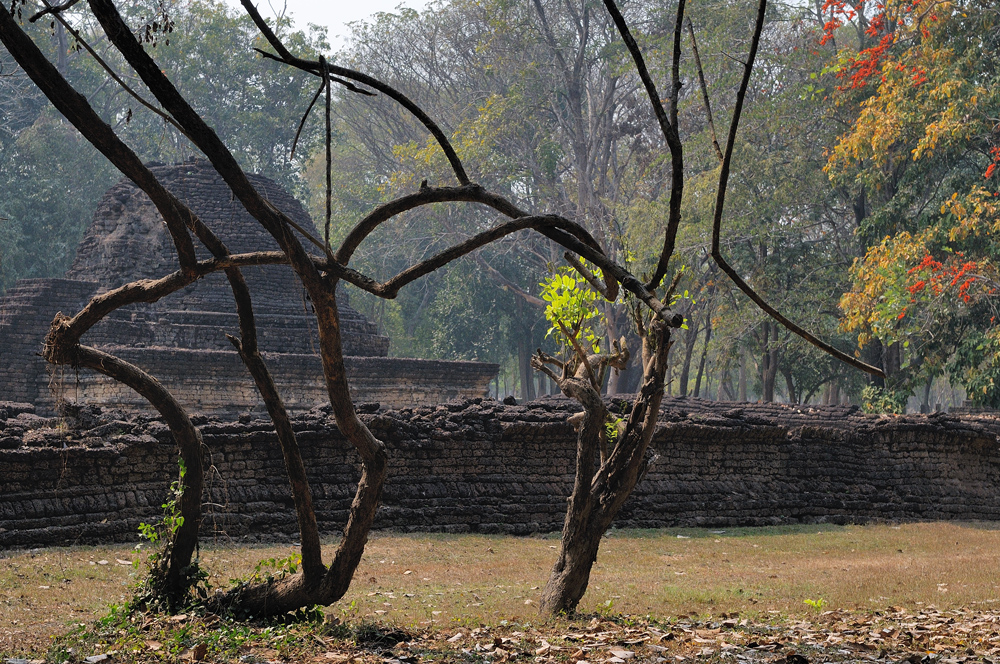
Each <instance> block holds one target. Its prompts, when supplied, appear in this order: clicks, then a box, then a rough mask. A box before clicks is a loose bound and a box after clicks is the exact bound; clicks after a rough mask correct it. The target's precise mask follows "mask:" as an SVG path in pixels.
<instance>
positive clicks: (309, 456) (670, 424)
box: [0, 398, 1000, 547]
mask: <svg viewBox="0 0 1000 664" xmlns="http://www.w3.org/2000/svg"><path fill="white" fill-rule="evenodd" d="M26 409H28V407H27V406H25V405H12V404H6V403H2V402H0V414H4V413H6V414H7V415H6V416H5V417H2V418H0V430H4V427H7V426H8V425H9V423H10V422H12V421H19V418H20V417H22V416H23V415H22V414H25V413H27V414H29V415H30V410H26ZM366 410H373V408H372V407H368V408H366ZM576 410H577V407H576V406H575V405H574V404H573V403H571V402H569V401H568V400H565V399H561V398H546V399H542V400H539V401H537V402H533V403H531V404H527V405H520V406H504V405H502V404H499V403H497V402H495V401H491V400H485V401H484V400H480V399H476V400H471V401H464V402H461V403H449V404H446V405H442V406H434V407H430V406H427V407H418V408H412V409H402V410H386V409H380V410H377V411H376V412H372V413H368V414H363V415H362V418H363V419H364V420H365V421H366V422H367V423H368V425H369V426H370V427H371V429H372V430H373V432H374V433H375V434H376V435H377V436H379V437H380V438H381V439H382V440H384V441H385V442H386V444H387V446H388V448H389V453H390V466H389V469H390V470H389V479H388V482H387V484H386V487H385V494H384V498H383V504H382V507H381V508H380V509H379V513H378V518H377V521H376V527H377V528H391V529H396V530H401V531H432V532H487V533H494V532H495V533H501V532H503V533H514V534H527V533H532V532H548V531H555V530H559V529H560V528H561V525H562V518H563V512H564V510H565V506H566V502H565V500H566V496H567V495H568V493H569V491H570V488H571V486H572V481H573V477H572V472H573V467H574V454H575V434H574V432H573V431H572V429H571V428H570V427H569V426H568V425H567V424H566V423H565V420H566V417H567V416H568V415H569V414H571V413H572V412H575V411H576ZM14 412H17V413H18V415H14V416H11V413H14ZM83 415H85V417H83V419H86V420H87V428H83V429H80V428H76V427H75V426H74V425H75V424H76V421H77V420H75V419H70V420H65V421H63V422H55V423H56V424H59V425H60V426H56V427H55V428H52V427H51V426H48V425H51V424H52V423H53V422H54V420H49V419H44V418H36V419H34V420H31V422H29V423H28V424H27V427H23V428H24V432H23V433H22V434H19V435H18V436H17V437H16V438H17V439H18V440H20V441H22V444H21V445H19V446H18V447H17V448H16V449H3V450H0V546H3V547H11V546H37V545H47V544H71V543H83V542H99V541H126V540H133V539H135V538H136V527H137V526H138V524H139V522H140V521H151V520H153V519H156V518H157V517H158V516H159V512H160V504H161V503H162V502H163V499H164V497H165V496H166V491H167V487H168V486H169V484H170V482H171V481H173V480H174V479H175V476H176V472H177V466H176V450H175V447H174V445H173V443H172V440H171V438H170V435H169V432H168V431H167V430H166V427H165V426H164V425H163V424H162V423H161V422H159V421H158V420H153V419H149V418H148V417H145V416H141V415H136V414H134V413H133V414H123V413H115V412H105V413H98V414H97V415H94V413H93V412H91V413H89V414H87V413H84V414H83ZM88 418H89V419H88ZM243 419H244V420H247V418H243ZM198 422H199V424H200V427H201V430H202V434H203V436H204V440H205V444H206V446H207V449H208V453H209V454H208V459H207V465H208V466H209V472H208V473H207V474H206V477H207V479H208V486H207V488H206V494H205V501H206V518H205V525H204V531H205V535H206V536H208V537H217V538H222V539H226V538H233V539H238V540H244V539H246V540H256V539H293V538H295V537H296V531H295V515H294V511H293V509H292V502H291V496H290V494H289V491H288V488H287V480H286V478H285V474H284V468H283V465H282V461H281V451H280V449H279V448H278V445H277V442H276V440H275V436H274V433H273V430H272V429H271V426H270V423H268V422H266V421H261V420H255V419H249V420H247V421H231V420H223V419H216V418H205V417H201V418H198ZM109 425H110V426H109ZM46 426H48V428H46ZM32 427H35V428H32ZM43 430H44V431H47V432H48V434H49V435H45V436H38V433H39V432H40V431H43ZM95 430H101V431H104V432H105V435H104V437H103V438H97V437H95V436H93V435H92V433H93V431H95ZM295 430H296V431H297V433H298V438H299V441H300V445H301V447H302V451H303V455H304V457H305V460H306V464H307V468H308V472H309V476H310V481H311V484H312V488H313V493H314V502H315V505H316V509H317V515H318V518H319V522H320V528H321V530H322V531H323V532H325V533H327V534H333V533H336V532H338V531H339V529H340V528H342V527H343V525H344V523H345V519H346V516H347V511H348V509H349V507H350V502H351V499H352V497H353V493H354V489H355V483H356V482H357V480H358V478H359V475H360V471H359V465H358V462H357V458H356V456H355V454H354V452H353V450H352V449H351V448H350V446H349V445H348V444H347V443H346V442H345V441H344V439H343V438H342V437H341V436H340V434H339V432H338V431H337V430H336V427H335V426H334V424H333V421H332V420H331V419H330V417H329V409H328V408H327V409H323V408H317V409H313V410H311V411H309V412H306V413H303V414H301V415H300V416H298V417H296V419H295ZM998 431H1000V421H998V420H996V419H993V418H991V417H986V416H979V417H967V418H963V419H958V418H952V417H948V416H943V415H935V416H930V417H924V416H906V417H886V416H881V417H879V416H868V415H862V414H860V413H858V412H856V411H855V410H853V409H851V408H844V407H821V408H807V407H791V406H783V405H780V404H740V405H738V407H734V404H726V403H717V402H708V401H700V400H695V399H666V400H665V403H664V407H663V411H662V416H661V419H660V426H659V428H658V430H657V432H656V434H655V436H654V442H653V450H652V451H653V453H655V455H657V456H656V457H655V458H654V460H653V462H652V463H651V465H650V469H649V472H648V473H647V475H646V477H645V478H644V479H643V481H642V482H641V484H640V485H639V487H638V488H637V490H636V492H635V494H634V495H633V497H632V498H631V499H630V500H629V501H628V502H627V503H626V505H625V507H624V508H623V510H622V513H621V515H620V516H619V518H618V520H617V522H616V525H617V526H619V527H626V526H628V527H643V528H653V527H664V526H678V525H684V526H706V527H728V526H736V525H769V524H781V523H800V522H833V523H848V522H866V521H871V520H900V521H907V520H919V519H954V520H998V519H1000V500H998V498H1000V451H998V446H997V439H996V434H997V432H998ZM31 434H34V435H35V437H36V439H37V440H42V441H44V446H34V447H29V446H27V445H25V444H23V439H24V438H25V437H29V438H30V437H31V436H30V435H31ZM95 441H96V442H95Z"/></svg>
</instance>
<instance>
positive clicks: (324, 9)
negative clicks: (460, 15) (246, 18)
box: [226, 0, 427, 49]
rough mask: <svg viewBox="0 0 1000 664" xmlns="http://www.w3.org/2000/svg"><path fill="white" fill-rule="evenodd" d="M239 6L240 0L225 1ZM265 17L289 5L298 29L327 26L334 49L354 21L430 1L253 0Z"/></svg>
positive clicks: (340, 42) (421, 6)
mask: <svg viewBox="0 0 1000 664" xmlns="http://www.w3.org/2000/svg"><path fill="white" fill-rule="evenodd" d="M226 2H227V3H229V4H230V5H234V6H236V7H239V4H240V3H239V0H226ZM254 2H255V3H256V5H257V9H258V10H260V13H261V14H262V15H263V16H264V18H270V17H272V16H274V15H275V13H276V12H280V11H282V9H283V8H284V7H286V5H287V13H288V14H289V15H291V17H292V18H293V19H294V20H295V25H296V27H298V28H302V29H304V28H305V27H306V25H308V24H309V23H315V24H317V25H325V26H326V27H327V28H329V30H330V43H331V44H332V45H333V47H334V49H336V48H338V47H339V46H341V45H342V44H343V42H342V40H341V39H340V36H343V35H344V34H346V33H347V29H346V28H345V27H344V25H345V24H346V23H350V22H351V21H359V20H361V19H364V18H368V17H369V16H371V15H372V14H375V13H377V12H391V11H394V10H395V9H396V7H398V6H399V5H403V6H404V7H410V8H412V9H423V8H424V7H425V6H426V4H427V0H325V1H324V0H287V2H286V0H270V2H268V0H254Z"/></svg>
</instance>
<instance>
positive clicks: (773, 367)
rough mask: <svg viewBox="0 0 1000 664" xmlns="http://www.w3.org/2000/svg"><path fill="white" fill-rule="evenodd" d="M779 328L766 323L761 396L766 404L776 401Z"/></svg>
mask: <svg viewBox="0 0 1000 664" xmlns="http://www.w3.org/2000/svg"><path fill="white" fill-rule="evenodd" d="M777 336H778V326H777V325H775V324H773V323H771V322H765V323H764V357H763V361H762V362H761V376H760V379H761V385H762V388H761V396H760V400H761V401H763V402H764V403H771V402H772V401H774V380H775V378H776V377H777V375H778V348H777V346H778V343H777V342H778V340H777V338H776V337H777Z"/></svg>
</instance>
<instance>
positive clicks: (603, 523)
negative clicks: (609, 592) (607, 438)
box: [536, 322, 670, 614]
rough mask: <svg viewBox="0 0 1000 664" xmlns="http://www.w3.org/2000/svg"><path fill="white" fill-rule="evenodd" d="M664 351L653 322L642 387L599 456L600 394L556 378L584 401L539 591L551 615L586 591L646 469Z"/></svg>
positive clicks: (664, 337) (665, 337)
mask: <svg viewBox="0 0 1000 664" xmlns="http://www.w3.org/2000/svg"><path fill="white" fill-rule="evenodd" d="M669 350H670V331H669V328H667V327H666V326H665V325H663V324H662V323H659V322H655V323H653V325H652V326H651V329H650V330H649V332H648V334H647V336H646V337H645V338H644V339H643V353H642V356H643V357H642V359H643V366H644V367H645V371H644V372H643V374H644V375H643V384H642V388H641V389H640V391H639V394H638V395H637V396H636V400H635V403H633V405H632V410H631V412H630V413H629V417H628V421H627V422H626V424H625V429H624V431H622V432H621V433H620V434H619V435H618V440H617V441H616V443H615V445H614V449H613V450H612V451H611V452H610V453H609V454H608V455H607V457H606V458H605V459H604V460H603V461H600V460H599V459H598V450H599V448H600V444H601V442H600V441H601V435H602V432H603V431H604V425H605V422H607V417H608V413H607V409H606V407H605V405H604V401H603V399H601V395H600V394H599V393H598V392H597V391H596V390H595V389H593V387H592V386H591V385H590V384H588V383H587V382H586V381H584V380H581V379H579V378H563V379H561V380H559V381H558V382H559V387H560V388H561V389H562V391H563V393H564V394H565V395H566V396H568V397H570V398H573V399H576V400H577V401H579V402H580V403H581V405H583V407H584V413H583V419H582V422H581V424H580V429H579V432H578V435H577V457H576V478H575V481H574V484H573V493H572V494H571V495H570V497H569V500H568V505H567V509H566V519H565V521H564V523H563V531H562V541H561V547H560V550H559V558H558V559H557V560H556V564H555V565H554V566H553V568H552V573H551V575H550V576H549V580H548V582H547V583H546V584H545V588H544V589H543V590H542V596H541V600H540V605H539V608H540V609H541V610H542V611H545V612H547V613H552V614H556V613H560V612H567V613H572V612H573V611H574V610H575V609H576V607H577V605H578V604H579V603H580V600H581V599H582V598H583V595H584V593H585V592H586V590H587V584H588V582H589V580H590V571H591V569H592V568H593V565H594V562H595V561H596V560H597V552H598V549H599V547H600V542H601V537H602V536H603V535H604V533H605V531H607V529H608V527H610V525H611V523H612V521H613V520H614V518H615V516H617V514H618V511H619V510H620V509H621V506H622V504H624V502H625V500H626V499H628V497H629V496H630V495H631V494H632V490H633V489H634V488H635V486H636V484H638V482H639V480H640V479H641V478H642V476H643V474H644V473H645V471H646V465H647V463H648V461H647V450H648V447H649V442H650V440H651V439H652V437H653V432H654V430H655V428H656V421H657V417H658V415H659V411H660V402H661V400H662V399H663V383H664V379H665V377H666V371H667V361H666V360H667V355H668V353H669ZM536 366H537V365H536ZM599 461H600V463H599ZM598 463H599V465H598ZM595 469H596V472H595Z"/></svg>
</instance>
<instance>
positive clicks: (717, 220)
mask: <svg viewBox="0 0 1000 664" xmlns="http://www.w3.org/2000/svg"><path fill="white" fill-rule="evenodd" d="M766 10H767V0H760V3H759V5H758V6H757V18H756V22H755V24H754V33H753V39H752V40H751V42H750V53H749V54H748V55H747V61H746V62H745V63H744V65H743V79H742V81H740V87H739V90H738V91H737V93H736V104H735V106H734V107H733V119H732V122H731V124H730V125H729V135H728V137H727V139H726V151H725V155H724V158H723V160H722V168H721V170H720V172H719V187H718V191H717V193H716V198H715V214H714V216H713V219H712V258H713V259H714V260H715V262H716V263H717V264H718V266H719V267H720V268H722V271H723V272H725V273H726V275H727V276H728V277H729V278H730V279H732V281H733V283H734V284H736V286H737V288H739V289H740V290H741V291H743V292H744V293H745V294H746V296H747V297H749V298H750V299H751V300H753V302H754V304H756V305H757V306H758V307H760V308H761V310H762V311H764V312H765V313H766V314H767V315H768V316H770V317H771V318H773V319H774V320H776V321H778V322H779V323H781V324H782V325H783V326H784V327H785V328H786V329H788V330H789V331H791V332H794V333H795V334H797V335H798V336H799V337H801V338H802V339H805V340H806V341H808V342H809V343H811V344H812V345H814V346H816V347H817V348H819V349H820V350H823V351H824V352H826V353H829V354H830V355H832V356H834V357H836V358H837V359H838V360H840V361H842V362H845V363H847V364H849V365H851V366H852V367H854V368H856V369H860V370H861V371H864V372H866V373H869V374H872V375H873V376H882V377H884V376H885V374H884V373H883V372H882V370H881V369H879V368H877V367H873V366H872V365H870V364H867V363H865V362H862V361H861V360H858V359H857V358H855V357H852V356H851V355H848V354H847V353H845V352H843V351H841V350H838V349H836V348H834V347H833V346H831V345H830V344H828V343H826V342H825V341H822V340H820V339H818V338H817V337H815V336H814V335H812V334H811V333H809V332H807V331H806V330H804V329H803V328H801V327H799V326H798V325H796V324H795V323H793V322H792V321H790V320H789V319H788V318H786V317H785V316H784V315H782V314H781V312H780V311H778V310H777V309H775V308H774V307H772V306H771V305H770V304H768V303H767V301H765V300H764V298H763V297H761V296H760V295H759V294H758V293H757V291H755V290H754V289H753V287H751V286H750V284H748V283H747V282H746V281H744V280H743V277H741V276H740V275H739V273H738V272H737V271H736V270H735V269H733V267H732V266H731V265H730V264H729V263H728V262H727V261H726V259H725V258H724V257H723V256H722V251H721V250H720V248H719V244H720V238H721V228H722V213H723V210H724V209H725V203H726V187H727V185H728V183H729V172H730V167H731V165H732V161H733V150H734V148H735V145H736V132H737V130H738V128H739V123H740V115H741V113H742V112H743V102H744V99H745V98H746V92H747V88H748V87H749V85H750V76H751V74H752V73H753V63H754V60H755V59H756V58H757V48H758V46H759V45H760V35H761V31H762V30H763V27H764V14H765V12H766Z"/></svg>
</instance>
